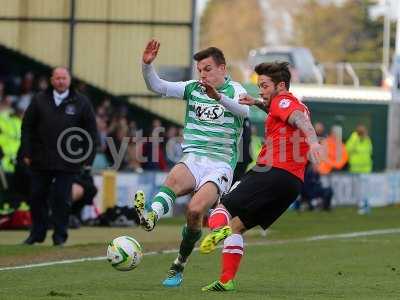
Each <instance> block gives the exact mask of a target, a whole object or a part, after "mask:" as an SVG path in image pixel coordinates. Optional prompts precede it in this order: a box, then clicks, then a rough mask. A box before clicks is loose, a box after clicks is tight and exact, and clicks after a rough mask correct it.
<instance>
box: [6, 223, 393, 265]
mask: <svg viewBox="0 0 400 300" xmlns="http://www.w3.org/2000/svg"><path fill="white" fill-rule="evenodd" d="M395 233H400V228H389V229H379V230H369V231H358V232H349V233H340V234H327V235H315V236H311V237H307V238H300V239H290V240H281V241H265V242H255V243H248V244H246V246H258V245H274V244H275V245H276V244H288V243H299V242H313V241H322V240H336V239H351V238H357V237H363V236H371V235H383V234H395ZM219 248H220V247H219ZM197 250H198V248H195V251H197ZM178 251H179V250H178V249H171V250H163V251H152V252H146V253H145V254H144V255H157V254H168V253H178ZM106 258H107V257H106V256H96V257H84V258H78V259H67V260H59V261H49V262H43V263H37V264H29V265H22V266H14V267H5V268H0V271H7V270H18V269H31V268H38V267H48V266H54V265H64V264H73V263H80V262H86V261H97V260H106Z"/></svg>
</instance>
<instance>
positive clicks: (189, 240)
mask: <svg viewBox="0 0 400 300" xmlns="http://www.w3.org/2000/svg"><path fill="white" fill-rule="evenodd" d="M200 237H201V229H196V230H192V229H190V228H188V227H187V225H185V226H184V227H183V230H182V242H181V245H180V247H179V258H180V261H181V263H185V262H186V260H187V258H188V257H189V255H190V254H191V253H192V251H193V249H194V245H195V244H196V242H197V241H198V240H199V239H200Z"/></svg>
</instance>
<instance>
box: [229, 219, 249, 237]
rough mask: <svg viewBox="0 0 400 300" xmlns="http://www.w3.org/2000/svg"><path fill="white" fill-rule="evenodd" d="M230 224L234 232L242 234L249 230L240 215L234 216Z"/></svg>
mask: <svg viewBox="0 0 400 300" xmlns="http://www.w3.org/2000/svg"><path fill="white" fill-rule="evenodd" d="M229 226H231V229H232V233H239V234H242V233H244V232H246V231H247V228H246V227H245V226H244V224H243V222H242V221H241V220H240V219H239V218H238V217H234V218H233V219H232V220H231V221H230V222H229Z"/></svg>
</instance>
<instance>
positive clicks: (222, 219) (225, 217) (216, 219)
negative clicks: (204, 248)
mask: <svg viewBox="0 0 400 300" xmlns="http://www.w3.org/2000/svg"><path fill="white" fill-rule="evenodd" d="M229 219H230V214H229V212H228V211H227V210H226V209H225V208H222V207H217V208H216V209H214V210H213V211H212V212H211V214H210V216H209V218H208V227H209V228H210V229H211V230H214V229H217V228H221V227H224V226H225V225H228V224H229Z"/></svg>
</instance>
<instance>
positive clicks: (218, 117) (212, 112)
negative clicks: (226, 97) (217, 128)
mask: <svg viewBox="0 0 400 300" xmlns="http://www.w3.org/2000/svg"><path fill="white" fill-rule="evenodd" d="M194 111H195V113H196V117H197V118H198V119H199V120H200V121H206V122H212V123H217V124H223V123H224V112H225V109H224V108H223V107H222V106H221V105H219V104H205V103H198V102H196V103H195V104H194Z"/></svg>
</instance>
